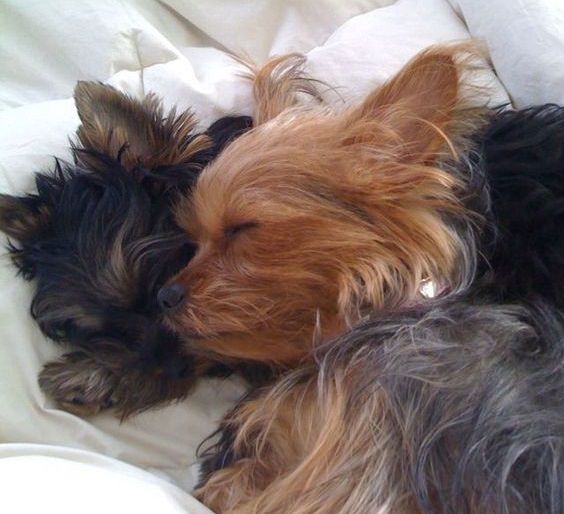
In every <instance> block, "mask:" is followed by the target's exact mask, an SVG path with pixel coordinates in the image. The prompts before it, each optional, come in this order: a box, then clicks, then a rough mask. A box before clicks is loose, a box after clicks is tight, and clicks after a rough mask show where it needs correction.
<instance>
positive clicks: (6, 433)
mask: <svg viewBox="0 0 564 514" xmlns="http://www.w3.org/2000/svg"><path fill="white" fill-rule="evenodd" d="M539 1H540V0H539ZM453 3H454V5H455V7H456V8H457V11H455V10H453V9H452V8H451V6H450V4H449V3H448V2H447V0H400V1H398V2H397V3H393V0H347V2H343V1H339V0H323V1H321V0H302V1H298V0H295V1H284V0H241V1H239V2H235V3H234V2H230V1H228V0H207V1H206V2H201V1H197V0H162V1H160V2H151V1H149V0H138V1H121V2H114V1H110V0H83V1H81V2H74V1H71V0H67V1H63V0H47V1H46V0H43V1H33V0H27V1H26V2H19V1H18V0H10V1H6V0H2V1H0V9H1V11H2V17H1V19H2V21H1V23H2V25H3V26H1V27H0V55H1V56H4V58H5V59H6V64H7V65H3V66H2V67H0V70H2V71H0V108H1V109H2V110H1V111H0V192H5V193H10V194H17V193H22V192H25V191H29V190H31V189H32V188H33V175H34V173H35V172H36V171H38V170H41V169H45V168H46V167H49V166H51V165H52V162H53V159H52V156H53V155H56V156H59V157H63V158H65V157H68V155H69V153H68V149H67V147H68V137H69V136H70V135H72V133H73V132H74V130H75V128H76V126H77V124H78V118H77V116H76V112H75V110H74V105H73V102H72V100H71V99H70V96H71V93H72V88H73V87H74V84H75V83H76V80H79V79H89V80H102V81H106V82H109V83H111V84H113V85H115V86H116V87H118V88H120V89H122V90H123V91H126V92H128V93H131V94H135V95H139V96H141V95H143V94H144V93H146V92H148V91H155V92H157V93H158V94H159V95H161V96H162V97H163V99H164V102H165V104H167V105H172V104H177V105H179V107H181V108H188V107H191V108H193V109H194V110H195V111H196V113H197V114H198V116H199V117H200V119H201V120H202V125H207V124H209V123H210V122H211V121H213V120H214V119H216V118H218V117H220V116H223V115H225V114H234V113H240V114H245V113H250V112H252V101H251V96H250V86H249V84H248V83H246V82H245V81H243V80H242V79H241V78H239V77H238V75H237V73H236V72H237V71H238V69H237V66H236V65H235V64H234V63H233V62H232V61H231V60H230V59H229V58H228V57H227V56H226V54H225V51H229V52H234V53H239V54H242V53H244V54H246V55H248V56H250V57H252V58H254V59H255V60H256V61H257V62H259V63H260V62H261V61H262V60H264V59H265V58H266V57H267V56H269V55H273V54H276V53H284V52H287V51H296V50H297V51H301V52H304V53H307V54H308V71H309V72H310V73H311V75H313V76H315V77H316V78H320V79H322V80H324V81H326V82H328V83H329V84H332V85H334V86H337V87H338V91H339V94H340V97H341V98H343V99H344V100H345V101H349V102H350V101H354V100H355V99H356V98H358V97H360V96H361V95H363V94H365V93H366V92H367V91H368V90H369V89H370V88H371V87H373V86H374V85H375V84H377V83H380V82H381V81H383V80H385V79H386V78H387V77H389V76H390V75H391V74H393V73H394V72H395V71H397V70H398V69H399V68H400V67H401V65H402V64H403V63H405V61H406V60H407V59H409V58H410V57H411V56H412V55H414V54H415V53H416V52H417V51H419V50H421V49H423V48H425V47H426V46H428V45H430V44H432V43H436V42H441V41H451V40H460V39H466V38H468V37H469V36H470V34H469V32H468V30H467V28H466V25H465V23H464V19H463V17H464V16H466V17H468V18H469V19H472V20H474V21H473V23H477V22H476V20H480V19H483V18H484V17H487V16H488V13H487V10H486V11H484V10H483V8H482V7H480V6H479V5H478V4H479V2H477V1H476V2H474V3H473V2H472V1H471V0H468V1H464V0H460V1H459V2H457V3H455V2H454V0H453ZM497 3H498V4H499V3H501V0H499V1H497ZM506 3H507V4H510V3H511V0H507V1H506ZM389 4H393V5H389ZM204 6H205V8H204ZM508 12H511V13H512V14H511V15H512V16H514V17H515V18H519V17H520V16H524V15H525V14H526V13H525V12H524V11H520V12H514V11H511V10H509V9H508ZM500 29H503V27H500ZM481 35H485V36H486V37H488V34H487V33H485V32H484V33H481ZM497 36H499V34H496V37H497ZM562 40H564V37H563V38H562ZM507 41H508V43H507V44H508V45H509V44H512V45H516V44H517V45H518V44H519V42H518V41H516V40H514V39H508V40H507ZM496 48H498V47H496ZM498 50H499V49H498ZM498 50H496V54H495V55H494V57H495V58H496V59H497V61H498V62H497V63H496V65H498V64H499V66H500V67H503V66H504V65H506V63H507V62H509V59H508V55H513V54H514V52H517V51H519V52H520V51H524V50H523V49H522V48H521V47H519V48H517V49H513V48H512V47H509V46H508V47H505V50H504V49H501V50H499V51H498ZM561 71H562V70H561ZM547 73H548V72H547ZM557 79H558V77H557V76H556V79H555V80H557ZM481 80H482V81H484V82H486V83H488V84H489V85H490V86H491V92H492V96H491V99H490V104H492V105H495V104H502V103H506V102H508V97H507V94H506V92H505V90H504V88H503V87H502V86H501V84H500V83H499V81H498V80H497V78H496V77H495V75H494V74H493V73H491V72H490V73H487V74H485V75H484V76H483V77H481ZM511 80H512V79H511V77H509V78H507V77H506V79H505V85H506V87H508V88H510V86H511ZM537 80H538V79H537ZM538 82H539V86H538V88H537V90H536V93H538V94H536V96H535V95H533V96H534V99H535V100H537V99H538V98H541V99H542V98H543V93H542V90H543V88H542V87H541V85H540V82H541V81H540V80H538ZM562 90H564V88H562ZM533 96H532V97H533ZM341 98H337V97H335V98H334V101H336V102H337V101H339V102H340V101H342V100H341ZM519 98H520V97H519ZM520 101H521V100H520ZM3 242H4V240H3V239H2V240H0V243H2V244H3ZM32 290H33V285H32V284H28V283H25V282H24V281H23V280H22V279H21V278H16V277H15V276H14V268H13V267H12V266H11V264H10V262H9V260H8V258H7V257H6V256H5V255H3V256H2V257H0V401H1V402H2V409H1V410H0V442H3V443H19V445H18V446H17V448H18V449H19V450H20V451H23V452H24V453H25V454H26V455H27V454H29V453H30V452H31V453H33V451H34V448H37V447H35V446H29V447H28V446H27V445H29V444H31V445H33V444H40V445H55V446H57V447H59V448H60V447H72V448H76V449H79V450H81V451H92V452H97V453H99V454H103V455H105V456H108V457H111V458H114V459H119V460H121V461H123V462H127V463H129V464H132V465H135V466H138V467H139V468H142V469H144V470H148V471H150V472H152V473H153V474H155V475H159V476H160V477H163V478H164V479H166V480H168V481H170V482H172V483H174V484H176V486H178V487H180V488H182V489H183V490H185V491H190V489H191V488H192V487H193V485H194V480H195V476H196V471H195V467H194V461H195V450H196V447H197V445H198V444H199V443H200V442H201V440H202V439H203V438H204V437H205V436H206V435H207V434H208V433H210V432H211V431H212V430H213V427H214V423H215V422H216V421H217V420H218V419H219V417H220V416H221V414H222V413H223V412H224V411H225V410H226V409H227V408H228V407H229V406H230V405H231V404H232V402H233V401H235V399H236V398H237V397H238V395H239V394H241V392H242V384H241V383H240V382H238V381H237V380H228V381H206V382H205V383H202V385H201V386H200V387H199V388H198V389H197V391H196V392H195V393H194V394H193V395H192V396H191V397H190V398H189V399H187V400H186V401H184V402H182V403H180V404H177V405H173V406H169V407H166V408H162V409H156V410H153V411H150V412H147V413H144V414H142V415H139V416H137V417H135V418H133V419H130V420H128V421H127V422H126V423H123V424H120V423H119V422H118V421H117V420H116V419H114V418H113V417H111V416H110V415H107V414H102V415H99V416H96V417H94V418H92V419H89V420H83V419H80V418H77V417H76V416H73V415H71V414H68V413H66V412H63V411H60V410H57V409H56V408H54V406H53V405H52V403H51V402H50V401H49V399H48V398H45V397H44V396H43V394H42V393H41V391H40V390H39V388H38V386H37V381H36V377H37V373H38V371H39V369H40V368H41V365H42V364H43V363H44V362H45V361H46V360H48V359H51V358H53V357H54V356H56V355H57V353H58V352H59V351H60V350H59V349H58V348H56V347H55V346H54V344H52V343H50V342H49V341H48V340H46V339H45V338H44V337H43V336H42V335H41V334H40V332H39V330H38V329H37V327H36V326H35V324H34V323H33V321H32V319H31V318H30V316H29V314H28V311H29V303H30V299H31V295H32ZM4 451H8V453H9V454H10V455H12V456H13V453H10V452H13V447H12V446H5V447H4V448H2V447H0V457H1V456H2V452H4ZM53 451H54V452H55V454H56V453H57V451H58V450H57V449H54V450H53ZM63 453H64V452H63ZM40 454H41V453H40ZM67 456H68V455H67ZM61 458H63V459H64V458H66V457H65V455H63V456H62V457H61ZM102 460H103V459H102ZM104 462H106V461H104ZM101 465H102V467H103V464H101ZM110 467H111V466H110ZM186 508H187V509H188V510H189V509H190V508H191V507H189V506H188V507H186ZM193 512H194V513H196V510H194V511H193Z"/></svg>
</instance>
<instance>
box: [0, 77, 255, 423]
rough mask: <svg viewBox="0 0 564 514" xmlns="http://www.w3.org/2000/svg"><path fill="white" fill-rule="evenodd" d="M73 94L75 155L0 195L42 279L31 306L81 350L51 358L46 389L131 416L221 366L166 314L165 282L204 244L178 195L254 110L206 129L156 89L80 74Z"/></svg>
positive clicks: (34, 275)
mask: <svg viewBox="0 0 564 514" xmlns="http://www.w3.org/2000/svg"><path fill="white" fill-rule="evenodd" d="M75 102H76V106H77V109H78V114H79V116H80V120H81V122H82V124H81V126H80V127H79V129H78V133H77V135H78V138H77V142H76V143H74V144H73V145H72V154H73V157H74V163H72V164H67V163H60V162H57V165H56V169H55V170H54V171H52V172H46V173H38V174H37V176H36V178H35V182H36V186H37V192H36V193H33V194H28V195H26V196H19V197H18V196H8V195H2V196H0V229H1V230H3V231H4V232H5V233H6V234H7V235H8V236H9V238H10V240H11V241H12V243H11V246H10V253H11V256H12V259H13V261H14V263H15V264H16V266H17V268H18V269H19V271H20V272H21V274H22V275H23V277H24V278H25V279H27V280H31V279H34V280H35V283H36V290H35V293H34V297H33V301H32V305H31V313H32V316H33V317H34V319H35V320H36V321H37V323H38V324H39V326H40V328H41V330H42V331H43V333H44V334H45V335H47V336H48V337H50V338H51V339H53V340H55V341H61V342H64V343H66V344H67V346H68V348H69V349H72V351H71V352H70V353H67V354H66V355H65V356H64V357H63V358H62V360H60V361H56V362H51V363H48V364H47V365H46V366H45V368H44V369H43V371H42V373H41V376H40V384H41V387H42V389H43V390H44V391H45V392H46V393H48V394H49V395H50V396H52V397H53V398H54V399H55V400H56V401H57V402H58V403H59V404H60V405H61V406H62V407H64V408H66V409H67V410H71V411H75V412H78V413H81V414H91V413H95V412H97V411H98V410H100V409H104V408H107V407H114V408H116V409H117V410H118V412H119V413H120V414H121V415H126V414H129V413H131V412H134V411H138V410H142V409H145V408H147V407H150V406H152V405H155V404H158V403H161V402H166V401H168V400H171V399H176V398H179V397H182V396H184V395H185V394H186V393H187V392H188V391H189V389H190V386H191V385H192V384H193V383H194V381H195V379H196V378H197V377H198V376H201V375H203V374H206V373H210V372H220V371H221V370H220V369H219V368H217V367H216V366H215V365H213V363H211V362H210V361H208V360H205V359H199V358H195V357H193V356H187V355H184V354H183V353H182V352H181V351H180V342H179V339H178V338H177V337H176V336H175V335H174V334H173V333H172V332H171V331H170V330H168V329H166V328H165V327H164V326H163V325H162V324H161V323H160V307H159V305H158V302H159V300H158V299H157V292H158V290H159V288H160V286H161V285H162V284H163V283H164V281H165V280H166V279H167V278H169V277H170V276H171V275H172V274H174V272H176V271H177V270H178V269H180V268H181V267H182V266H184V265H185V264H186V263H187V262H188V261H189V260H190V258H191V257H192V256H193V254H194V252H195V247H194V245H193V244H192V243H191V242H190V241H189V240H188V239H187V238H186V237H185V235H184V234H183V233H182V232H181V231H180V230H179V229H178V228H177V227H176V225H175V224H174V222H173V220H172V215H171V212H172V206H173V204H174V202H175V199H176V196H177V194H179V193H182V194H184V195H187V194H189V191H190V189H191V188H192V185H193V183H194V181H195V179H196V177H197V175H198V173H199V172H200V171H201V169H202V168H203V167H204V166H205V165H206V164H207V163H208V162H210V161H211V160H212V159H213V158H214V157H215V156H216V155H217V154H218V153H219V152H220V151H221V149H222V148H223V147H224V146H225V145H226V144H228V142H229V141H231V140H232V139H233V138H235V137H237V136H238V135H239V134H241V133H243V132H245V131H246V130H248V129H249V127H250V125H251V119H250V118H248V117H244V116H241V117H227V118H222V119H220V120H218V121H216V122H215V123H214V124H213V125H211V126H210V127H209V129H208V130H207V131H206V132H204V133H198V132H196V119H195V117H194V116H193V115H192V114H191V113H190V112H184V113H181V114H177V113H176V112H175V111H174V110H172V111H170V112H168V113H165V112H164V111H163V109H162V107H161V106H160V103H159V101H158V99H157V98H156V97H155V96H153V95H148V96H147V97H146V98H145V99H144V100H142V101H138V100H136V99H133V98H130V97H128V96H126V95H124V94H122V93H120V92H118V91H117V90H115V89H113V88H112V87H110V86H105V85H102V84H98V83H92V82H82V83H79V84H78V85H77V87H76V90H75ZM160 301H161V302H166V298H161V299H160ZM212 368H213V371H212Z"/></svg>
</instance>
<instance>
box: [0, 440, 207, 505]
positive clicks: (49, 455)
mask: <svg viewBox="0 0 564 514" xmlns="http://www.w3.org/2000/svg"><path fill="white" fill-rule="evenodd" d="M0 482H1V483H2V494H1V495H0V512H5V513H13V514H16V513H17V514H32V513H37V512H41V513H43V514H76V513H78V512H80V514H101V513H104V514H124V513H126V512H132V513H135V514H156V513H158V514H187V513H189V514H212V512H211V511H210V510H209V509H207V508H206V507H204V506H203V505H202V504H201V503H199V502H198V501H196V500H195V499H194V498H193V497H192V496H190V495H189V494H188V493H186V492H185V491H183V490H182V489H179V488H178V487H176V486H175V485H173V484H171V483H169V482H167V481H165V480H163V479H161V478H157V477H155V476H154V475H153V474H151V473H148V472H146V471H143V470H141V469H139V468H136V467H133V466H130V465H128V464H124V463H123V462H120V461H117V460H115V459H110V458H108V457H104V456H102V455H100V454H96V453H91V452H85V451H80V450H74V449H70V448H63V447H56V446H42V445H29V444H27V445H21V444H5V445H2V446H0Z"/></svg>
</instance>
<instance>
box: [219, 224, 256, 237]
mask: <svg viewBox="0 0 564 514" xmlns="http://www.w3.org/2000/svg"><path fill="white" fill-rule="evenodd" d="M258 225H259V224H258V222H257V221H245V222H244V223H237V224H235V225H229V226H227V227H225V229H224V230H223V233H224V234H225V237H227V238H233V237H235V236H237V235H238V234H240V233H241V232H244V231H245V230H248V229H250V228H256V227H258Z"/></svg>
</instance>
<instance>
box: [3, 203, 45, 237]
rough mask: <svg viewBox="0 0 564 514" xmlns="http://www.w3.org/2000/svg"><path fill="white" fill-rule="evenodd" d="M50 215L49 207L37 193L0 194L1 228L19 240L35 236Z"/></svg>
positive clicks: (9, 235)
mask: <svg viewBox="0 0 564 514" xmlns="http://www.w3.org/2000/svg"><path fill="white" fill-rule="evenodd" d="M50 217H51V213H50V212H49V209H48V208H47V207H46V206H45V205H44V204H43V203H42V202H41V201H40V200H39V198H38V197H37V196H35V195H29V196H10V195H0V230H1V231H2V232H4V233H5V234H6V235H8V237H11V238H13V239H15V240H17V241H20V242H24V241H27V240H29V239H32V238H33V237H35V236H36V235H37V234H38V233H39V232H40V231H41V230H42V229H44V228H45V227H46V226H47V224H48V223H49V220H50Z"/></svg>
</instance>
